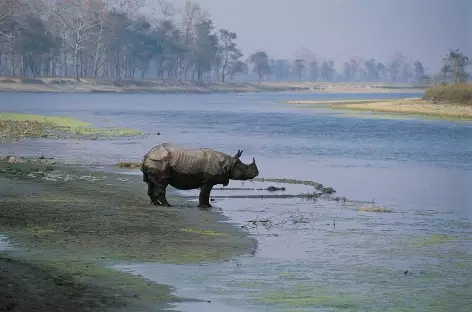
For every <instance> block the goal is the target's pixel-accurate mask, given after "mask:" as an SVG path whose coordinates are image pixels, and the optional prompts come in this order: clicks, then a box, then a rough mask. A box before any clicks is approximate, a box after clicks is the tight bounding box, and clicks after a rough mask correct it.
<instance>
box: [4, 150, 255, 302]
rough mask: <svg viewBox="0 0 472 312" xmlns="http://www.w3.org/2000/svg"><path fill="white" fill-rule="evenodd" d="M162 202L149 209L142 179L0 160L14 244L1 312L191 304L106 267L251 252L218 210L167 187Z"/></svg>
mask: <svg viewBox="0 0 472 312" xmlns="http://www.w3.org/2000/svg"><path fill="white" fill-rule="evenodd" d="M169 200H172V202H173V203H174V204H175V206H174V207H156V206H152V205H150V204H149V199H148V198H147V196H146V185H145V183H143V182H142V181H141V177H140V176H132V175H123V174H119V173H111V172H109V171H106V170H103V168H102V169H101V171H91V170H89V169H87V168H83V167H81V166H71V165H62V164H54V163H53V162H52V161H48V160H44V159H41V160H36V161H34V162H31V161H27V162H22V163H15V162H11V161H10V162H9V161H6V160H3V161H0V206H1V207H2V208H1V209H0V228H1V229H2V234H5V235H7V237H8V239H9V242H10V243H11V244H12V245H13V247H14V250H11V251H4V252H2V253H0V298H2V299H0V310H2V309H3V310H8V311H66V310H67V311H84V310H87V311H104V310H120V311H122V310H145V311H164V310H165V309H166V308H169V303H171V302H175V301H179V300H191V298H189V299H183V298H177V297H175V296H173V295H172V293H171V291H172V289H171V288H170V287H168V286H166V285H157V284H154V283H149V282H148V281H146V280H145V279H143V278H141V277H139V276H133V275H130V274H127V273H121V272H117V271H114V270H111V269H108V268H107V267H106V266H107V265H109V264H113V263H118V262H123V261H130V262H162V263H192V262H201V261H214V260H224V259H230V258H232V257H234V256H236V255H239V254H242V253H250V252H252V251H253V250H254V249H255V246H256V243H255V241H254V240H253V239H251V238H249V237H248V236H247V233H246V232H243V231H242V230H240V229H237V228H236V227H233V226H232V225H230V224H227V223H221V222H219V221H221V220H223V219H224V217H223V216H222V215H221V214H220V213H218V212H214V211H202V210H199V209H197V208H196V203H193V202H188V201H186V200H184V199H182V198H180V197H178V196H177V195H175V192H174V193H172V191H171V192H170V194H169ZM209 304H211V303H209Z"/></svg>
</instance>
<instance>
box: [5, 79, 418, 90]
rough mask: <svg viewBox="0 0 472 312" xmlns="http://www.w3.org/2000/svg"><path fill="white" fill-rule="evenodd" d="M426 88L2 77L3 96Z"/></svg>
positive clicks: (307, 83)
mask: <svg viewBox="0 0 472 312" xmlns="http://www.w3.org/2000/svg"><path fill="white" fill-rule="evenodd" d="M422 89H424V88H423V87H422V86H417V87H412V86H409V85H389V84H372V83H357V84H351V83H324V82H302V83H295V82H262V83H261V84H258V83H248V82H224V83H222V82H206V83H205V84H204V85H199V84H197V83H195V82H172V81H169V82H163V81H157V80H149V79H134V80H123V81H121V82H120V84H119V85H115V84H114V82H113V81H111V80H97V79H85V78H84V79H82V80H81V81H79V82H75V81H74V80H73V79H71V78H17V77H0V92H113V93H116V92H147V93H182V94H187V93H189V94H190V93H246V92H327V93H362V92H376V93H392V92H420V91H422Z"/></svg>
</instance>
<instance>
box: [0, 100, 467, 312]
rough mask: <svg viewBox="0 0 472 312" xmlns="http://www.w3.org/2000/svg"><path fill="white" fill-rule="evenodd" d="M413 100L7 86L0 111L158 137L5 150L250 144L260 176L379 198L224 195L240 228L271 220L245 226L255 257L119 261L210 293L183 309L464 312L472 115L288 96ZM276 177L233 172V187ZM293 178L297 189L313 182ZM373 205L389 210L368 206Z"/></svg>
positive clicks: (73, 153) (133, 155) (130, 153)
mask: <svg viewBox="0 0 472 312" xmlns="http://www.w3.org/2000/svg"><path fill="white" fill-rule="evenodd" d="M409 96H418V94H413V93H407V94H399V93H393V94H385V93H383V94H323V93H319V94H308V93H306V94H290V93H260V94H242V95H240V96H238V95H236V94H210V95H204V94H201V95H188V96H184V95H170V94H169V95H164V94H162V95H157V94H42V93H36V94H34V93H0V109H1V110H11V111H18V112H24V113H35V114H43V115H68V116H71V117H74V118H78V119H81V120H84V121H89V122H91V123H93V124H94V125H96V126H117V127H125V128H134V129H139V130H143V131H145V132H146V133H150V134H147V135H144V136H142V137H140V138H137V139H135V138H133V139H116V140H106V141H102V140H96V141H86V140H82V141H78V140H48V139H42V140H23V141H19V142H16V143H14V144H12V145H8V151H1V152H2V154H5V153H6V152H8V153H10V154H18V155H31V156H36V155H39V154H40V153H43V154H44V155H45V156H53V157H55V158H57V159H62V160H66V161H71V162H81V163H86V164H104V163H107V164H110V163H116V162H119V161H133V160H134V161H139V160H141V158H142V156H143V155H144V154H145V153H146V152H147V151H148V150H149V149H150V148H151V147H152V146H153V145H155V144H158V143H160V142H164V141H166V142H174V143H178V144H181V145H185V146H189V147H201V146H206V147H210V148H214V149H217V150H221V151H224V152H227V153H230V154H233V153H236V151H237V150H238V149H242V150H244V153H243V155H242V157H241V158H242V160H243V162H246V163H248V162H250V161H251V160H252V157H255V159H256V163H257V165H258V167H259V172H260V177H269V178H290V179H297V180H312V181H317V182H321V183H323V184H324V185H327V186H332V187H333V188H334V189H335V190H336V191H337V196H341V197H342V196H345V197H346V198H348V199H353V200H360V201H372V202H373V203H371V204H366V203H364V204H360V203H351V202H343V201H340V202H334V201H325V200H318V201H312V200H307V199H293V198H292V199H254V198H252V199H234V198H232V199H220V198H218V199H216V201H215V202H214V206H215V207H218V208H221V209H222V213H224V214H225V215H227V216H228V217H229V218H230V220H231V222H232V223H234V224H235V225H237V226H247V225H248V223H247V221H249V220H254V219H255V218H259V219H268V220H270V221H271V226H267V227H264V226H258V227H256V228H248V230H249V231H250V232H251V233H252V234H253V235H255V237H256V238H257V240H258V242H259V246H258V249H257V251H256V253H255V254H254V255H246V256H242V257H239V258H237V259H234V260H233V261H228V262H224V263H216V264H215V263H205V264H197V265H166V264H122V265H118V266H115V267H116V268H118V269H122V270H126V271H130V272H133V273H135V274H142V275H143V276H145V277H147V278H149V279H151V280H154V281H156V282H159V283H165V284H170V285H173V286H175V287H176V294H177V295H181V296H184V297H191V298H198V299H204V300H209V301H211V303H207V302H204V303H195V302H192V303H182V304H178V305H176V308H177V309H178V310H182V311H208V310H212V311H223V310H224V311H226V312H230V311H256V312H257V311H469V309H470V306H472V297H471V296H470V294H471V293H472V210H471V203H472V192H471V191H470V190H471V189H472V123H467V122H461V123H460V122H453V121H444V120H434V119H423V118H420V117H402V118H392V117H391V116H387V115H382V114H372V113H350V112H347V111H339V110H330V109H325V108H318V109H314V108H303V107H300V106H294V105H288V104H283V103H281V102H283V101H285V100H303V99H318V100H338V99H363V98H388V97H409ZM158 132H159V133H160V135H157V133H158ZM2 149H3V148H2ZM267 185H268V184H267V183H260V182H245V183H241V182H235V181H233V182H231V183H230V185H229V186H228V187H249V188H252V187H256V188H258V187H266V186H267ZM272 185H276V184H272ZM281 185H282V184H281ZM284 186H286V187H287V191H286V192H289V193H290V192H295V193H297V192H300V191H302V190H303V191H305V189H306V188H303V187H300V186H293V185H284ZM183 193H184V194H186V195H195V194H197V192H196V191H188V192H183ZM228 193H229V191H218V190H215V191H213V192H212V194H213V195H226V194H228ZM239 193H244V194H261V193H264V192H263V191H239V192H238V194H239ZM143 196H146V195H145V194H143ZM366 206H367V208H369V207H371V206H381V207H387V208H388V209H390V210H391V212H367V211H359V209H360V208H365V207H366ZM296 221H298V222H296ZM300 221H302V222H300Z"/></svg>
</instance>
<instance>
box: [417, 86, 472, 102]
mask: <svg viewBox="0 0 472 312" xmlns="http://www.w3.org/2000/svg"><path fill="white" fill-rule="evenodd" d="M423 99H424V100H426V101H430V102H432V103H434V104H440V103H449V104H451V103H452V104H460V105H467V106H472V84H470V83H454V84H441V85H438V86H434V87H431V88H429V89H427V90H426V91H425V93H424V96H423Z"/></svg>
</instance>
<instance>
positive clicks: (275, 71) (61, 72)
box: [0, 0, 470, 84]
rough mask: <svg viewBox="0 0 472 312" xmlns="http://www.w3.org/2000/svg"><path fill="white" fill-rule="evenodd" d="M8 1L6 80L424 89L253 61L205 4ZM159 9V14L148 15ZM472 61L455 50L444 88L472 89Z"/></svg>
mask: <svg viewBox="0 0 472 312" xmlns="http://www.w3.org/2000/svg"><path fill="white" fill-rule="evenodd" d="M145 2H146V5H147V8H148V9H147V10H146V13H141V12H143V11H144V10H140V8H141V6H142V5H143V4H144V1H143V0H35V1H27V0H0V75H1V76H20V77H55V78H57V77H73V78H74V79H75V80H76V81H79V80H80V79H82V78H96V79H98V78H100V79H112V80H113V81H114V82H115V83H116V84H119V83H120V81H122V79H135V78H152V79H157V80H162V81H195V82H197V83H200V84H202V83H204V81H223V82H224V81H227V80H238V81H254V80H255V81H258V82H261V81H263V80H266V81H300V82H301V81H330V82H334V81H351V82H356V81H362V82H378V81H389V82H410V83H423V82H427V81H428V79H429V80H431V79H435V77H432V78H430V77H428V76H426V75H425V72H426V70H425V68H424V66H423V63H422V62H421V61H412V60H409V59H407V58H406V57H405V56H404V55H402V54H401V53H396V54H395V55H394V56H393V57H392V59H391V60H390V61H389V62H388V63H385V64H384V63H382V62H380V61H378V60H376V59H374V58H368V59H363V58H358V57H353V58H351V59H350V60H347V61H346V62H345V63H344V64H343V69H342V70H341V71H337V70H336V69H335V63H334V61H332V60H329V59H327V60H320V59H318V58H317V57H316V56H314V54H313V53H312V52H311V51H309V50H307V49H305V51H304V52H303V53H300V55H299V56H298V57H297V58H296V59H295V60H286V59H274V58H271V57H269V56H268V54H267V52H266V51H256V52H255V53H253V54H251V55H249V56H245V55H244V54H243V53H242V51H241V49H240V48H239V47H238V45H237V42H236V41H237V39H238V36H237V34H236V33H235V32H232V31H230V30H228V29H218V30H217V29H215V27H214V25H213V21H212V20H211V19H210V17H209V15H208V13H207V12H206V11H205V10H204V9H202V8H201V7H200V5H199V4H198V3H197V2H192V1H186V2H185V4H184V5H183V6H182V7H178V8H177V7H174V6H173V5H172V4H171V2H167V1H165V0H146V1H145ZM149 8H151V9H149ZM469 64H470V62H469V59H468V58H467V57H466V56H464V55H463V54H462V53H461V52H460V51H458V50H451V51H450V52H449V53H448V55H447V57H446V58H445V60H444V66H443V68H442V70H441V73H440V79H442V80H444V81H446V80H453V81H465V80H467V74H466V68H467V66H468V65H469Z"/></svg>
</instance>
